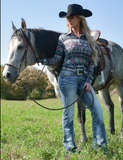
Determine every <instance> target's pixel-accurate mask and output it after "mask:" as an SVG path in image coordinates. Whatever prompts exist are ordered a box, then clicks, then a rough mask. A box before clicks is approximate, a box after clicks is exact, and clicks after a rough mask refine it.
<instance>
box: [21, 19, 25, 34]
mask: <svg viewBox="0 0 123 160" xmlns="http://www.w3.org/2000/svg"><path fill="white" fill-rule="evenodd" d="M21 27H22V29H23V31H26V22H25V20H24V19H23V18H21Z"/></svg>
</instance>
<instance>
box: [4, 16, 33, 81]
mask: <svg viewBox="0 0 123 160" xmlns="http://www.w3.org/2000/svg"><path fill="white" fill-rule="evenodd" d="M12 29H13V35H12V37H11V40H10V43H9V46H8V50H9V56H8V59H7V62H6V64H5V68H4V70H3V78H4V80H5V81H6V82H11V83H14V82H15V81H16V79H17V77H18V76H19V73H20V72H22V71H23V70H24V69H25V68H26V67H27V65H32V64H33V63H34V62H35V60H36V57H35V48H34V44H35V42H34V41H35V38H34V35H33V34H32V33H31V32H29V31H28V30H27V29H26V23H25V21H24V20H23V19H22V22H21V28H20V29H18V30H17V29H16V27H15V26H14V24H13V22H12Z"/></svg>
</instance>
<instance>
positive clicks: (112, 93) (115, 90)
mask: <svg viewBox="0 0 123 160" xmlns="http://www.w3.org/2000/svg"><path fill="white" fill-rule="evenodd" d="M116 92H117V89H116V88H115V89H114V90H113V91H112V92H111V93H110V96H113V95H114V94H115V93H116Z"/></svg>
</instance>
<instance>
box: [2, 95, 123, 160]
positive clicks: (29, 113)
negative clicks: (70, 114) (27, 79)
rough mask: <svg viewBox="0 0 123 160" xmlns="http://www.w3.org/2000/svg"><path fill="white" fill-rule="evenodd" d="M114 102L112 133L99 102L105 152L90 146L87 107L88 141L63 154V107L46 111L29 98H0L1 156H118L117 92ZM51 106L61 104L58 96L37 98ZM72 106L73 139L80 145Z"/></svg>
mask: <svg viewBox="0 0 123 160" xmlns="http://www.w3.org/2000/svg"><path fill="white" fill-rule="evenodd" d="M112 98H113V101H114V103H115V130H116V131H115V135H111V134H110V133H109V132H108V128H109V120H108V113H107V110H106V108H105V106H104V104H103V103H102V102H101V105H102V107H103V113H104V123H105V126H106V132H107V139H108V150H109V151H108V154H107V155H104V154H103V152H102V151H98V152H96V151H95V150H94V149H93V148H92V119H91V113H90V111H89V110H87V111H86V118H87V120H86V132H87V136H88V142H87V144H86V145H85V146H84V147H83V150H82V151H81V153H75V154H71V155H69V154H68V155H65V150H64V146H63V144H62V139H63V133H62V111H48V110H45V109H43V108H41V107H39V106H38V105H36V104H35V103H34V102H32V101H6V100H2V101H1V160H57V159H58V160H80V159H83V160H89V159H91V160H98V159H99V160H121V159H123V140H121V138H120V129H121V114H120V109H119V102H118V96H117V95H114V96H113V97H112ZM38 102H39V103H41V104H42V105H45V106H48V107H50V108H58V107H59V108H61V107H62V104H61V102H60V100H59V99H47V100H41V101H38ZM76 115H77V109H75V118H74V126H75V135H76V137H75V141H76V144H77V146H78V145H79V141H80V137H81V132H80V125H79V123H78V121H77V116H76Z"/></svg>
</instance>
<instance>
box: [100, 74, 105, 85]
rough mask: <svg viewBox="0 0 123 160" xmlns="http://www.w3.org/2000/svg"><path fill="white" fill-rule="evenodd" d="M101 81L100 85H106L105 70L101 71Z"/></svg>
mask: <svg viewBox="0 0 123 160" xmlns="http://www.w3.org/2000/svg"><path fill="white" fill-rule="evenodd" d="M100 79H101V80H100V82H99V85H100V86H104V85H105V78H104V73H103V71H101V76H100Z"/></svg>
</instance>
